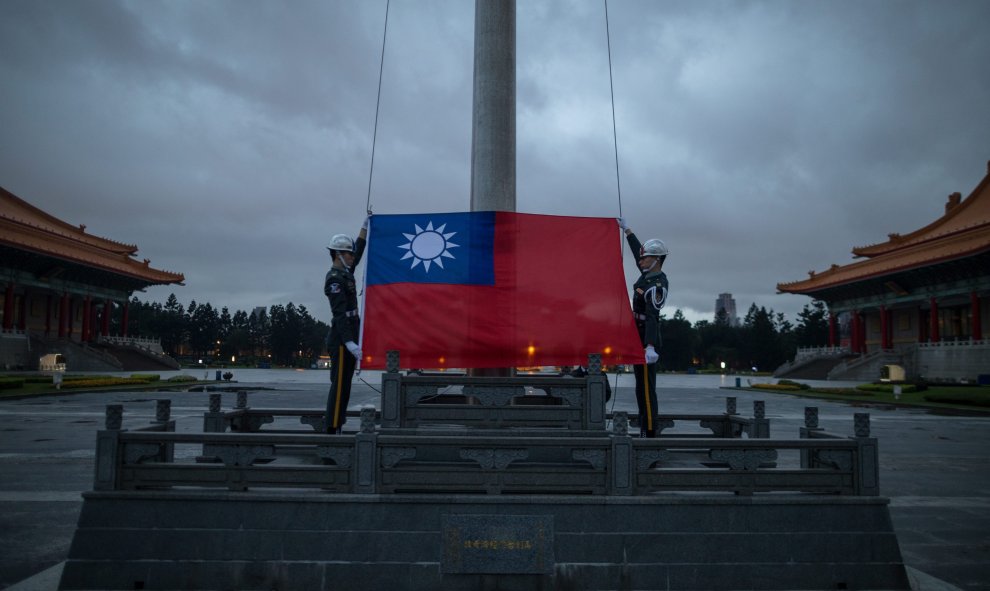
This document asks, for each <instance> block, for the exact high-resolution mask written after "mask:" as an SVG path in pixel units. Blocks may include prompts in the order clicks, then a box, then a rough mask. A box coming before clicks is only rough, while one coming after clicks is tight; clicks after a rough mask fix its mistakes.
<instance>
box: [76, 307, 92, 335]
mask: <svg viewBox="0 0 990 591" xmlns="http://www.w3.org/2000/svg"><path fill="white" fill-rule="evenodd" d="M91 309H92V302H91V301H90V299H89V296H86V299H85V300H83V315H82V317H83V318H82V321H83V324H82V334H81V335H80V337H79V340H80V341H82V342H83V343H85V342H86V341H88V340H89V313H90V311H91Z"/></svg>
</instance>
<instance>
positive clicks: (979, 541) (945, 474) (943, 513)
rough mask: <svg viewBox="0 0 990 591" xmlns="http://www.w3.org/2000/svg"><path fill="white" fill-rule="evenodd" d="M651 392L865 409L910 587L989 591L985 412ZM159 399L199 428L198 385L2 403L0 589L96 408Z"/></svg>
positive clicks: (87, 465) (141, 420) (35, 558)
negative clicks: (964, 413)
mask: <svg viewBox="0 0 990 591" xmlns="http://www.w3.org/2000/svg"><path fill="white" fill-rule="evenodd" d="M372 385H374V386H376V387H377V384H376V383H375V384H372ZM237 387H242V388H244V389H247V390H249V391H251V394H250V405H251V406H253V407H268V408H310V409H318V408H322V407H323V406H324V405H325V402H326V388H325V386H322V385H313V384H270V383H266V384H245V383H242V384H239V385H237ZM256 388H265V389H260V390H255V389H256ZM659 389H660V390H661V398H660V400H661V402H660V404H661V412H663V413H672V414H673V413H718V412H722V411H723V410H724V408H725V402H724V400H725V397H726V396H733V395H734V396H736V397H737V399H738V408H739V412H740V413H741V414H743V415H750V414H751V413H752V402H753V400H765V401H766V407H767V417H769V418H770V419H771V437H773V438H791V437H796V436H797V433H798V429H799V428H800V427H801V425H803V422H804V407H805V406H809V405H815V406H818V408H819V416H820V424H821V426H822V427H824V428H825V429H827V430H828V431H830V432H834V433H844V434H851V433H852V421H853V413H855V412H870V413H871V418H872V427H873V434H874V435H875V436H876V437H878V438H879V440H880V465H881V469H880V471H881V475H880V485H881V492H882V493H883V494H884V495H886V496H888V497H890V499H891V514H892V517H893V520H894V525H895V529H896V531H897V534H898V539H899V542H900V546H901V552H902V554H903V555H904V560H905V563H906V564H907V565H908V566H909V567H911V568H912V571H911V574H912V577H913V578H914V580H915V581H917V583H916V588H918V589H926V590H930V589H952V588H954V587H957V588H960V589H967V590H977V589H986V590H990V533H988V532H990V469H988V468H987V465H986V460H985V456H986V453H987V450H990V416H985V415H983V416H946V415H938V414H933V413H930V412H928V411H924V410H912V409H903V408H900V409H892V408H863V407H855V406H853V405H849V404H844V403H835V402H825V401H813V400H809V399H804V398H798V397H794V396H788V395H786V394H770V393H763V392H752V391H745V390H742V391H735V390H722V389H719V388H716V387H711V388H683V387H665V385H664V378H663V377H661V378H660V385H659ZM159 398H170V399H171V400H172V418H174V419H176V421H177V430H178V431H180V432H198V431H201V430H202V423H203V421H202V415H203V411H204V410H205V409H206V407H207V404H208V395H207V394H206V393H202V392H198V393H197V392H181V393H151V392H138V393H120V392H116V393H113V394H106V393H103V394H97V393H91V394H59V395H55V396H46V397H40V398H34V399H24V400H15V401H0V473H2V474H3V479H2V480H0V588H7V587H10V586H11V585H13V584H15V583H17V582H20V581H24V580H25V579H28V580H27V581H24V582H23V583H22V584H19V585H16V586H15V587H14V589H16V590H18V591H27V590H31V589H35V590H50V589H54V588H55V584H57V580H58V569H59V564H60V563H61V562H62V561H63V560H64V559H65V557H66V556H67V554H68V549H69V544H70V542H71V539H72V534H73V531H74V529H75V524H76V520H77V518H78V515H79V510H80V507H81V505H82V502H81V499H80V496H79V495H80V493H81V492H82V491H85V490H89V489H90V488H91V486H92V480H93V457H94V443H95V432H96V430H97V429H100V428H102V425H103V418H104V408H105V405H107V404H115V403H119V404H123V405H124V428H128V427H137V426H143V425H146V424H147V423H148V422H149V421H151V420H153V419H154V414H155V400H157V399H159ZM378 401H379V394H378V393H377V392H376V391H375V390H373V389H372V387H370V386H368V385H365V384H362V383H360V382H356V383H355V387H354V393H353V395H352V400H351V408H358V407H360V406H361V405H364V404H374V405H376V406H378ZM234 402H235V394H234V393H232V392H231V393H226V394H224V401H223V406H224V408H230V407H232V406H233V405H234ZM609 410H627V411H631V412H635V401H634V399H633V395H632V391H631V390H629V389H628V388H624V387H623V388H619V390H618V395H617V397H616V400H615V403H614V404H613V403H611V402H610V403H609ZM348 427H350V428H352V429H353V428H356V425H353V426H352V425H348ZM33 576H34V578H31V577H33ZM53 582H55V583H53ZM953 586H954V587H953Z"/></svg>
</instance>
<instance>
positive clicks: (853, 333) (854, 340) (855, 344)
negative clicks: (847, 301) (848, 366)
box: [849, 310, 860, 353]
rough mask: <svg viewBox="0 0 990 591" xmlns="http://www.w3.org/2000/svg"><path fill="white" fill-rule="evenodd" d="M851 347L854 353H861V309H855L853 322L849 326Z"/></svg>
mask: <svg viewBox="0 0 990 591" xmlns="http://www.w3.org/2000/svg"><path fill="white" fill-rule="evenodd" d="M849 348H850V349H852V352H853V353H859V352H860V350H859V310H853V313H852V323H851V324H850V326H849Z"/></svg>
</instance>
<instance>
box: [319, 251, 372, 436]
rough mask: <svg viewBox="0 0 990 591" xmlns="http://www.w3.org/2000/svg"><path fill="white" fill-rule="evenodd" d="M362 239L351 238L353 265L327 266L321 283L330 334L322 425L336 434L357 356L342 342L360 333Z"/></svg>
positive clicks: (343, 419)
mask: <svg viewBox="0 0 990 591" xmlns="http://www.w3.org/2000/svg"><path fill="white" fill-rule="evenodd" d="M365 243H366V241H365V239H364V238H358V239H357V240H355V241H354V264H353V265H352V266H351V269H347V268H343V269H342V268H338V267H331V268H330V271H328V272H327V277H326V280H325V281H324V282H323V293H324V294H326V296H327V299H328V300H329V301H330V313H331V314H332V316H333V319H332V320H331V321H330V334H329V335H327V348H328V349H329V352H330V395H329V396H328V397H327V414H326V428H327V432H328V433H339V432H340V429H341V427H342V426H343V425H344V423H345V422H347V404H348V402H350V399H351V380H352V379H353V377H354V368H355V367H356V365H357V359H355V358H354V355H352V354H351V352H350V351H348V350H347V347H346V346H345V345H344V343H347V342H348V341H350V342H354V343H356V342H357V341H358V339H359V337H360V334H361V318H360V317H359V316H358V297H357V282H356V281H355V279H354V272H353V270H354V268H356V267H357V265H358V263H359V262H360V261H361V255H362V254H364V246H365Z"/></svg>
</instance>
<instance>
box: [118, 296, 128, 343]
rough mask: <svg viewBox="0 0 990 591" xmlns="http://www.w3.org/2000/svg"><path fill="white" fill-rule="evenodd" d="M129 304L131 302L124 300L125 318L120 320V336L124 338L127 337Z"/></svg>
mask: <svg viewBox="0 0 990 591" xmlns="http://www.w3.org/2000/svg"><path fill="white" fill-rule="evenodd" d="M128 304H130V302H128V301H127V300H124V310H123V316H122V317H121V319H120V336H122V337H126V336H127V313H128V309H127V306H128Z"/></svg>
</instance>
